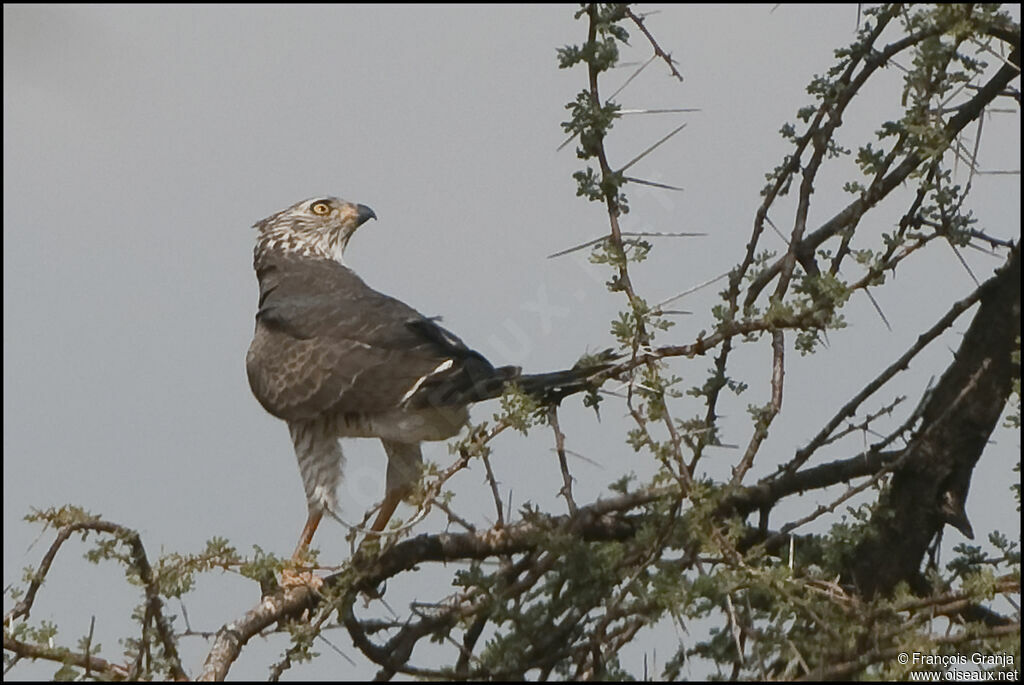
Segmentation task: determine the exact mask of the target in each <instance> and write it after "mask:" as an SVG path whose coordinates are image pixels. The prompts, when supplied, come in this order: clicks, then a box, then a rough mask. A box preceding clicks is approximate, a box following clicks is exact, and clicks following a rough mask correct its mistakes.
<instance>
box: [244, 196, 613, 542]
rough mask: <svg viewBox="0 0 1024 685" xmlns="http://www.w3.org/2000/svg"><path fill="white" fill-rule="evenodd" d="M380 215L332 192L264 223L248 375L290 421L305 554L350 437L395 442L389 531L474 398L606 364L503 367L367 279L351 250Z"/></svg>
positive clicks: (529, 387)
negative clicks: (351, 260)
mask: <svg viewBox="0 0 1024 685" xmlns="http://www.w3.org/2000/svg"><path fill="white" fill-rule="evenodd" d="M375 218H376V214H374V212H373V210H372V209H370V208H369V207H367V206H365V205H361V204H354V203H350V202H345V201H344V200H340V199H338V198H335V197H325V198H322V199H319V198H318V199H311V200H304V201H302V202H299V203H297V204H294V205H292V206H291V207H289V208H288V209H285V210H283V211H281V212H278V213H276V214H273V215H272V216H269V217H267V218H266V219H264V220H262V221H260V222H258V223H256V224H255V226H254V228H256V229H257V231H258V232H259V235H258V238H257V241H256V249H255V252H254V267H255V269H256V277H257V279H258V280H259V285H260V299H259V309H258V311H257V312H256V330H255V333H254V336H253V340H252V344H251V345H250V347H249V353H248V355H247V356H246V371H247V372H248V376H249V385H250V387H251V388H252V392H253V394H254V395H255V396H256V399H257V400H259V402H260V404H262V405H263V407H264V408H265V409H266V410H267V411H268V412H270V413H271V414H273V415H274V416H276V417H277V418H279V419H283V420H284V421H286V422H287V423H288V429H289V431H290V432H291V438H292V443H293V445H294V447H295V455H296V457H297V458H298V461H299V471H300V473H301V475H302V483H303V486H304V487H305V491H306V505H307V507H308V514H309V515H308V518H307V519H306V525H305V527H304V528H303V530H302V535H301V537H300V539H299V544H298V546H297V548H296V550H295V555H296V556H298V555H299V554H301V552H302V551H303V550H304V549H305V548H306V546H308V544H309V542H310V541H311V540H312V538H313V534H314V532H315V531H316V528H317V525H318V524H319V522H320V520H321V518H322V517H323V515H324V513H331V514H334V513H335V511H336V508H337V500H336V490H337V487H338V485H339V483H340V481H341V477H342V468H343V466H344V457H343V455H342V451H341V446H340V444H339V439H340V438H351V437H361V438H379V439H380V441H381V443H382V444H383V445H384V451H385V452H386V453H387V457H388V466H387V476H386V485H385V493H384V500H383V502H382V503H381V505H380V509H379V512H378V514H377V517H376V519H375V520H374V522H373V524H372V525H371V531H374V532H379V531H381V530H382V529H383V528H384V527H385V526H386V525H387V523H388V520H389V519H390V517H391V515H392V513H393V512H394V510H395V507H396V506H397V505H398V503H399V502H400V501H401V499H402V498H403V497H405V496H406V495H408V494H409V492H410V491H411V489H412V487H413V486H414V485H415V484H416V482H417V480H418V478H419V473H420V467H421V463H422V456H421V453H420V443H421V442H422V441H424V440H444V439H447V438H449V437H452V436H453V435H455V434H456V433H457V432H458V431H459V429H460V428H461V427H462V426H463V424H465V422H466V421H467V419H468V417H469V412H468V408H467V407H468V405H469V404H471V403H472V402H476V401H480V400H484V399H488V398H493V397H496V396H498V395H500V394H501V393H502V391H503V388H504V386H505V384H506V383H507V382H509V381H515V382H516V383H517V384H518V385H519V386H520V387H521V388H522V389H523V390H524V391H525V392H528V393H532V394H545V393H548V394H550V393H556V394H560V393H563V392H565V391H566V390H568V389H571V388H573V387H576V388H579V387H584V386H585V385H586V384H587V376H589V375H590V374H592V373H593V372H594V370H592V369H590V370H584V369H571V370H568V371H559V372H555V373H548V374H535V375H526V376H524V375H520V373H519V368H518V367H513V366H503V367H500V368H495V367H494V366H492V365H491V363H490V362H488V361H487V360H486V359H485V358H484V357H483V356H482V355H481V354H480V353H478V352H475V351H473V350H471V349H470V348H469V347H467V346H466V345H465V344H464V343H463V342H462V341H461V340H460V339H459V338H458V337H456V336H455V335H453V334H452V333H451V332H450V331H448V330H446V329H444V328H442V327H441V326H439V325H438V324H437V323H436V321H435V320H433V319H431V318H428V317H425V316H423V315H422V314H420V313H419V312H417V311H416V310H415V309H413V308H412V307H410V306H408V305H406V304H404V303H402V302H400V301H398V300H396V299H395V298H393V297H388V296H387V295H384V294H381V293H379V292H377V291H376V290H373V289H372V288H370V287H369V286H367V285H366V283H364V282H363V280H362V279H361V278H359V276H357V275H356V274H355V273H354V272H353V271H352V270H351V269H349V268H348V267H347V266H345V265H344V263H343V260H342V258H343V255H344V252H345V248H346V246H347V245H348V242H349V239H351V237H352V234H353V233H354V232H355V230H356V229H357V228H358V227H359V226H361V225H362V224H363V223H365V222H367V221H369V220H370V219H375Z"/></svg>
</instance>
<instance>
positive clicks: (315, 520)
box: [281, 512, 323, 590]
mask: <svg viewBox="0 0 1024 685" xmlns="http://www.w3.org/2000/svg"><path fill="white" fill-rule="evenodd" d="M321 518H323V513H321V512H317V513H315V514H310V515H309V517H308V518H307V519H306V525H305V527H304V528H303V529H302V535H301V536H300V537H299V544H298V546H297V547H296V548H295V553H294V554H292V561H293V562H297V561H298V560H299V557H301V556H302V553H303V552H305V551H306V548H307V547H309V543H310V542H312V541H313V533H315V532H316V527H317V526H318V525H320V519H321ZM281 585H283V586H284V587H285V588H290V587H295V586H296V585H308V586H310V587H312V588H313V589H314V590H316V589H319V588H320V586H321V585H323V580H321V579H320V578H317V577H316V576H314V575H313V572H312V571H309V570H304V571H303V570H296V569H287V568H286V569H284V570H283V571H281Z"/></svg>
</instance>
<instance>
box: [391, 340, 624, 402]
mask: <svg viewBox="0 0 1024 685" xmlns="http://www.w3.org/2000/svg"><path fill="white" fill-rule="evenodd" d="M615 359H616V355H614V354H613V353H612V351H611V350H607V351H605V352H602V353H601V354H599V355H597V356H594V357H589V358H587V359H586V360H584V361H582V362H580V363H578V364H577V365H576V366H574V367H572V368H571V369H565V370H564V371H552V372H550V373H531V374H523V373H522V370H521V369H520V368H519V367H518V366H501V367H498V368H496V369H495V368H494V367H492V366H491V365H490V364H487V366H486V367H478V368H475V369H468V368H467V369H465V371H466V372H467V373H466V374H464V375H462V376H460V377H457V378H447V379H445V380H444V381H443V382H441V383H437V384H432V385H427V386H426V387H424V388H423V389H421V391H420V392H419V393H417V394H416V395H415V396H414V397H413V398H412V400H411V401H410V403H409V405H410V406H413V407H428V406H435V407H442V406H453V405H466V404H472V403H474V402H483V401H484V400H490V399H494V398H495V397H500V396H501V395H502V394H504V392H505V390H506V388H507V387H508V386H509V385H515V386H517V387H519V389H520V390H522V391H523V392H524V393H526V394H527V395H532V396H533V397H536V398H537V399H538V400H540V401H541V402H545V403H558V402H560V401H561V400H562V399H563V398H565V397H568V396H569V395H573V394H575V393H578V392H584V391H586V390H591V389H593V388H595V387H597V386H599V385H600V384H601V383H602V382H603V381H604V377H601V376H599V374H601V373H602V372H603V371H607V370H608V369H609V368H611V367H612V366H613V364H614V360H615Z"/></svg>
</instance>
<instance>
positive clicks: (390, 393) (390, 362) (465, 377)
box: [246, 255, 517, 421]
mask: <svg viewBox="0 0 1024 685" xmlns="http://www.w3.org/2000/svg"><path fill="white" fill-rule="evenodd" d="M257 276H258V278H259V281H260V305H259V311H258V312H257V313H256V331H255V335H254V337H253V341H252V345H251V346H250V347H249V354H248V356H247V357H246V370H247V372H248V375H249V384H250V386H251V388H252V391H253V394H254V395H255V396H256V398H257V399H258V400H259V401H260V403H261V404H262V405H263V407H264V408H265V409H266V410H267V411H268V412H270V413H271V414H273V415H274V416H277V417H279V418H282V419H285V420H289V421H295V420H308V419H312V418H316V417H319V416H323V415H325V414H341V413H360V414H373V413H379V412H385V411H390V410H393V409H396V408H403V407H404V408H418V407H422V406H426V405H454V404H465V403H466V402H467V401H468V400H467V398H469V397H471V396H473V395H475V394H479V393H478V391H477V390H475V388H478V386H480V385H481V384H483V385H488V384H495V383H497V384H500V383H501V382H503V381H504V380H505V379H507V378H509V377H511V376H512V375H514V373H515V372H516V371H517V370H516V369H512V368H510V367H505V368H502V369H498V370H495V368H494V367H493V366H492V365H491V364H490V362H488V361H487V360H486V359H485V358H484V357H483V356H482V355H480V354H479V353H477V352H475V351H473V350H471V349H469V348H468V347H467V346H466V345H465V344H464V343H463V342H462V341H461V340H459V338H458V337H456V336H455V335H453V334H452V333H451V332H449V331H447V330H445V329H444V328H442V327H441V326H438V325H437V324H436V323H434V322H433V321H431V320H430V319H427V318H426V317H424V316H422V315H421V314H420V313H419V312H417V311H416V310H415V309H413V308H411V307H409V306H408V305H406V304H404V303H402V302H400V301H398V300H396V299H394V298H392V297H388V296H387V295H383V294H381V293H379V292H377V291H375V290H373V289H372V288H370V287H369V286H367V285H366V284H365V283H364V282H363V281H362V279H360V278H359V277H358V276H357V275H356V274H355V273H353V272H352V271H351V270H350V269H347V268H346V267H344V266H342V265H341V264H338V263H337V262H334V261H332V260H326V259H298V258H295V257H289V256H285V255H277V256H269V257H265V258H264V259H262V260H260V261H259V262H258V263H257Z"/></svg>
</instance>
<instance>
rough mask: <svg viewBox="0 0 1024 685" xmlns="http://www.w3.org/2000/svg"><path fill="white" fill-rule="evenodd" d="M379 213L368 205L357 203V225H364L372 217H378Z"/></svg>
mask: <svg viewBox="0 0 1024 685" xmlns="http://www.w3.org/2000/svg"><path fill="white" fill-rule="evenodd" d="M376 218H377V215H376V214H375V213H374V211H373V210H372V209H370V208H369V207H367V206H366V205H356V226H362V225H363V224H365V223H366V222H367V221H369V220H370V219H376Z"/></svg>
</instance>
